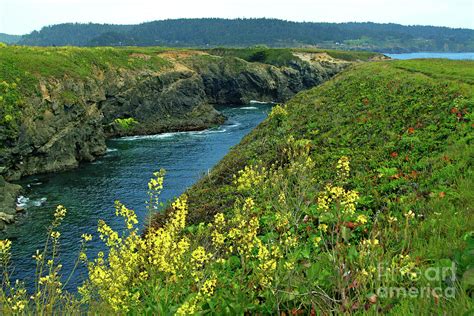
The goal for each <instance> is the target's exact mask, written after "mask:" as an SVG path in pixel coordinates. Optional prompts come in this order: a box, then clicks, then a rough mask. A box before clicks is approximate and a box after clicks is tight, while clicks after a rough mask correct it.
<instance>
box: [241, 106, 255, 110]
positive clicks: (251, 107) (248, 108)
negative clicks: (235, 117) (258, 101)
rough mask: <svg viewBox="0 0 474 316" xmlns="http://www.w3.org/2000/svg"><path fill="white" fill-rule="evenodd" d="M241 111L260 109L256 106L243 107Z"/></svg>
mask: <svg viewBox="0 0 474 316" xmlns="http://www.w3.org/2000/svg"><path fill="white" fill-rule="evenodd" d="M239 109H241V110H258V108H257V107H256V106H243V107H241V108H239Z"/></svg>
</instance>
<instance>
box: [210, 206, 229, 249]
mask: <svg viewBox="0 0 474 316" xmlns="http://www.w3.org/2000/svg"><path fill="white" fill-rule="evenodd" d="M225 226H226V222H225V218H224V214H222V213H218V214H216V215H215V216H214V222H213V223H210V224H209V227H210V228H211V238H212V243H213V245H214V246H216V247H220V246H222V245H224V243H225V240H226V236H225V231H224V230H225V228H226V227H225Z"/></svg>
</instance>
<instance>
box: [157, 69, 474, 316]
mask: <svg viewBox="0 0 474 316" xmlns="http://www.w3.org/2000/svg"><path fill="white" fill-rule="evenodd" d="M473 71H474V63H473V62H459V61H446V60H436V61H431V60H415V61H393V62H382V63H370V64H361V65H357V66H355V67H353V69H352V70H350V71H347V72H345V73H343V74H341V75H339V76H338V77H337V78H336V79H334V80H331V81H330V82H327V83H326V84H324V85H323V86H321V87H318V88H314V89H312V90H311V91H307V92H302V93H300V94H299V95H297V96H296V97H295V98H293V99H292V100H291V101H290V102H288V104H287V105H286V106H285V107H282V108H279V107H277V108H276V109H275V110H274V111H273V114H272V115H271V116H270V118H269V119H268V120H266V121H265V122H264V123H263V124H261V125H260V126H259V127H258V128H257V129H256V130H255V131H253V132H252V133H251V134H250V135H248V136H247V137H246V138H244V140H243V141H242V142H241V144H239V145H238V146H237V147H236V148H234V149H233V150H232V151H231V152H230V153H229V154H228V155H227V156H226V157H225V158H224V159H223V160H222V161H221V162H220V163H219V164H218V166H217V167H216V168H215V169H214V170H213V172H211V174H210V175H209V176H208V177H206V178H204V179H202V180H201V182H199V183H198V184H197V185H196V186H194V187H193V188H191V189H190V190H189V191H188V192H187V195H188V201H189V217H188V218H189V220H190V221H191V222H194V223H198V222H199V221H201V220H203V219H205V220H206V221H212V219H213V216H214V214H218V213H220V212H222V211H223V210H227V211H224V213H227V214H229V213H230V214H233V211H231V210H232V209H233V208H234V207H235V206H234V205H235V203H237V204H238V203H239V201H241V200H242V199H244V198H246V197H247V196H251V197H252V198H253V199H254V202H255V204H256V205H258V208H259V211H260V212H262V213H263V214H262V215H261V217H260V222H261V223H263V226H264V228H263V231H265V230H269V231H275V229H276V230H277V231H278V229H277V228H274V227H273V228H272V227H268V226H265V221H266V217H268V216H270V217H273V216H279V215H275V213H277V214H279V213H280V212H283V213H284V214H289V216H290V217H291V220H290V223H291V224H290V226H289V227H292V228H290V230H291V231H293V232H297V234H298V237H299V238H301V241H302V245H301V247H300V248H298V250H295V252H296V253H297V254H293V255H294V256H295V257H297V258H298V259H297V262H298V263H299V264H300V269H301V270H297V271H296V272H295V271H293V272H292V273H291V278H294V279H293V280H295V281H292V282H289V281H284V280H287V279H286V278H285V277H284V276H282V275H279V276H278V277H277V279H278V280H279V282H277V283H278V284H274V288H273V289H272V290H273V291H274V293H275V291H277V292H278V291H284V290H285V289H286V291H289V292H292V291H293V292H294V294H295V295H293V296H292V295H290V298H288V297H287V298H286V299H289V301H290V302H291V303H288V302H287V303H288V304H289V306H299V304H303V306H304V305H306V308H307V309H306V311H308V309H309V308H310V307H309V306H311V304H313V306H314V304H315V301H318V300H319V299H320V298H318V295H323V294H321V293H319V294H314V293H313V294H314V295H313V294H308V293H312V292H311V291H312V290H314V287H316V288H318V287H323V289H324V292H323V293H326V294H328V295H329V296H330V297H331V298H332V300H330V304H329V303H328V302H326V303H327V304H329V305H331V307H329V306H328V305H326V306H324V304H323V306H319V307H321V308H322V310H327V309H330V308H334V309H335V310H338V311H341V310H344V309H347V308H348V306H347V304H349V305H350V306H352V308H353V309H354V310H353V311H354V312H362V311H363V310H364V309H365V308H367V305H366V304H369V307H368V309H369V310H371V311H377V310H379V311H386V312H391V313H393V314H400V313H411V314H414V313H417V312H419V311H420V309H421V310H422V311H423V312H424V313H426V314H428V313H439V312H441V311H443V310H444V311H449V312H450V313H454V314H456V313H461V311H465V310H467V309H472V308H473V302H472V290H473V288H472V279H470V278H471V277H470V275H471V273H472V271H473V270H472V268H473V264H474V256H473V254H472V249H473V246H474V241H473V230H474V217H473V214H474V212H473V209H472V201H473V199H474V196H473V194H472V192H474V177H473V169H472V164H473V156H474V155H473V154H474V152H473V146H472V141H473V136H474V135H473V125H472V111H473V107H474V89H473V85H472V79H473V78H474V72H473ZM294 144H296V145H294ZM302 145H304V147H305V148H307V150H308V151H309V153H308V157H310V158H311V163H310V167H309V168H306V169H305V168H303V167H301V166H298V165H296V167H294V164H295V163H294V162H293V161H292V160H293V159H294V158H291V155H290V157H288V156H289V154H288V153H291V150H290V151H289V150H288V147H290V148H292V146H302ZM341 156H347V157H349V159H350V161H351V172H350V174H351V178H350V180H348V181H347V182H345V183H344V184H345V186H346V187H347V188H350V189H352V190H356V191H357V192H358V193H359V195H360V200H359V201H358V205H357V210H358V211H359V212H361V214H364V215H366V216H367V217H368V219H369V220H368V221H369V224H368V226H365V225H361V224H357V223H356V221H353V220H349V221H348V222H345V221H344V220H343V222H342V223H340V225H339V226H338V225H337V224H335V223H333V224H332V226H331V225H329V226H330V227H331V229H330V230H329V231H330V233H327V234H324V236H323V237H322V238H329V239H330V240H331V241H329V242H328V243H327V244H326V246H327V247H328V248H327V249H325V251H321V252H319V251H318V250H316V249H313V248H311V246H310V244H311V241H310V239H309V238H310V236H312V237H314V236H315V234H316V235H317V227H318V225H319V224H318V223H321V222H323V223H326V221H327V219H325V218H324V217H323V215H322V214H321V212H320V211H319V210H318V208H319V205H320V203H319V202H321V201H320V200H318V196H320V194H321V192H324V191H325V185H326V184H327V183H332V185H335V184H338V183H340V182H338V180H336V179H335V172H334V166H335V165H336V162H337V161H338V159H339V158H340V157H341ZM303 161H304V159H303ZM245 166H254V167H253V168H254V170H256V171H255V172H254V171H250V170H252V169H247V171H245V172H244V173H242V172H241V171H240V170H245ZM292 168H296V170H299V169H298V168H303V172H304V174H299V175H293V174H292V172H291V169H292ZM264 170H278V171H273V172H274V173H278V172H283V173H286V177H277V176H275V175H273V174H272V172H270V173H269V174H267V172H268V171H264ZM262 173H263V174H265V176H263V178H264V180H261V179H260V177H261V176H262ZM234 175H237V178H236V177H235V176H234ZM239 175H240V178H242V176H243V175H247V178H248V179H249V181H256V183H254V184H255V187H252V188H251V189H250V191H244V192H245V194H244V193H243V192H242V191H241V190H239V184H240V183H241V182H239V181H236V179H240V178H239ZM244 178H245V177H244ZM242 181H243V180H242ZM251 183H252V182H251ZM263 184H265V185H266V186H268V187H267V188H265V185H264V187H263V188H262V187H260V186H262V185H263ZM281 194H284V196H285V198H284V200H286V202H285V204H283V205H282V202H281V200H279V195H281ZM411 212H412V213H411ZM272 214H273V215H272ZM412 214H413V216H414V217H413V218H411V216H412ZM305 218H306V220H304V219H305ZM308 218H309V221H308ZM161 221H162V219H161V218H160V217H157V223H160V222H161ZM308 223H311V224H309V225H308ZM354 223H355V227H354V225H353V224H354ZM273 224H274V223H273ZM308 226H309V228H308ZM344 227H346V228H344ZM347 227H349V229H347ZM302 228H304V229H309V231H310V232H311V233H310V234H306V233H303V232H302V231H301V229H302ZM343 229H344V230H343ZM267 233H268V232H267ZM338 233H341V234H349V237H345V238H343V240H344V241H342V243H343V244H345V245H346V246H347V248H345V249H344V250H343V249H340V250H341V251H347V252H345V253H344V256H346V257H345V258H344V259H341V260H342V262H339V263H337V262H334V261H331V260H334V258H332V259H331V260H329V262H327V260H328V258H327V257H325V256H326V255H328V253H327V251H329V253H331V254H333V252H334V251H335V250H336V249H337V245H335V244H334V238H335V237H334V236H336V235H337V234H338ZM262 234H263V236H267V235H266V234H265V233H262ZM263 238H265V237H263ZM370 238H373V239H377V243H379V244H378V245H377V247H376V248H377V251H376V254H374V255H373V257H371V258H370V260H367V258H365V259H363V258H361V255H362V252H363V251H362V250H361V249H360V248H359V247H358V246H357V244H358V243H359V242H360V240H361V239H370ZM354 247H355V248H354ZM343 248H344V247H343ZM305 253H306V255H304V254H305ZM404 256H409V258H411V259H406V260H408V261H409V260H411V261H410V262H409V263H407V262H408V261H407V262H406V264H407V265H410V266H411V267H412V268H413V269H419V270H418V271H426V269H429V268H430V267H431V268H433V267H441V266H444V265H449V264H451V263H452V262H454V263H455V265H456V267H457V271H456V272H457V278H458V281H459V282H460V283H459V286H460V287H462V286H464V288H463V289H458V290H459V292H456V298H455V299H446V300H443V299H442V298H439V297H435V296H433V295H428V296H427V297H419V296H417V297H416V299H411V298H408V297H400V296H398V297H393V298H380V297H379V298H378V299H377V300H376V302H375V303H373V302H371V301H370V300H368V297H369V296H370V295H372V294H373V293H376V290H377V288H380V287H383V286H385V287H389V284H388V283H384V281H386V280H380V279H377V278H378V277H377V275H376V274H375V273H374V270H373V268H374V267H376V266H377V265H378V264H381V265H382V266H391V265H396V264H402V263H400V262H401V261H403V260H405V259H401V258H405V257H404ZM308 260H309V261H310V262H313V263H312V264H311V265H310V267H314V269H315V270H314V273H315V274H319V276H316V275H310V274H308V273H309V272H307V271H306V272H305V269H306V268H308V263H307V261H308ZM313 260H314V261H313ZM361 260H362V261H363V260H365V261H363V262H364V263H362V261H361ZM397 260H398V261H397ZM315 262H319V263H315ZM395 262H397V263H395ZM360 264H362V266H360ZM315 265H316V266H317V268H316V267H315ZM331 265H335V266H331ZM338 265H345V266H349V267H350V268H347V267H345V268H343V267H342V266H338ZM357 265H359V266H357ZM356 266H357V267H356ZM305 267H306V268H305ZM364 269H365V270H364ZM369 269H372V274H371V273H370V272H367V271H369ZM398 269H401V271H404V270H403V269H402V267H398ZM338 270H339V271H338ZM361 271H363V272H361ZM349 272H350V273H352V275H351V276H350V277H342V276H340V275H339V276H340V277H341V278H340V279H338V277H337V276H338V274H340V273H349ZM366 272H367V273H369V275H365V273H366ZM311 273H313V272H311ZM361 273H362V274H363V275H361ZM421 274H423V273H421ZM463 276H464V277H463ZM286 277H288V276H286ZM402 279H403V277H402V278H401V279H397V280H390V281H391V282H392V284H391V285H390V286H392V287H393V286H396V287H403V288H409V287H410V286H414V287H417V288H420V287H425V288H426V287H427V284H430V283H429V282H428V283H426V282H427V280H426V279H425V280H423V279H418V280H416V281H414V280H402ZM296 280H298V281H296ZM437 281H439V282H438V285H439V286H442V287H446V286H447V284H449V281H446V280H445V279H444V278H443V280H437ZM288 282H289V283H288ZM299 282H303V283H305V284H306V282H308V283H309V284H312V286H313V287H312V286H309V288H306V286H307V285H303V283H299ZM446 282H447V283H446ZM463 282H464V283H463ZM469 284H470V285H469ZM431 286H432V287H433V286H435V284H432V283H431ZM302 287H303V288H304V290H302ZM290 289H291V290H290ZM464 290H465V291H464ZM302 292H305V293H306V296H298V295H300V294H301V293H302ZM297 293H298V294H297ZM469 293H470V294H469ZM468 295H471V298H470V299H469V298H468ZM342 296H346V298H345V300H346V303H344V302H341V301H340V300H341V299H342ZM372 299H374V297H372ZM274 303H275V302H274ZM275 304H276V303H275ZM292 304H294V305H292ZM319 304H321V303H318V305H319ZM274 307H275V308H276V305H274ZM287 308H289V307H288V306H287ZM453 308H454V309H453Z"/></svg>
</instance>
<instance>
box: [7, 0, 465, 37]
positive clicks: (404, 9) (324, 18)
mask: <svg viewBox="0 0 474 316" xmlns="http://www.w3.org/2000/svg"><path fill="white" fill-rule="evenodd" d="M181 17H187V18H195V17H223V18H239V17H240V18H242V17H245V18H249V17H268V18H279V19H285V20H292V21H311V22H348V21H357V22H365V21H372V22H394V23H400V24H423V25H438V26H449V27H465V28H472V29H474V0H352V1H351V0H324V1H321V0H262V1H259V0H133V1H126V0H0V33H10V34H24V33H29V32H31V31H33V30H39V29H40V28H41V27H42V26H45V25H51V24H57V23H63V22H97V23H116V24H136V23H141V22H145V21H153V20H162V19H169V18H181Z"/></svg>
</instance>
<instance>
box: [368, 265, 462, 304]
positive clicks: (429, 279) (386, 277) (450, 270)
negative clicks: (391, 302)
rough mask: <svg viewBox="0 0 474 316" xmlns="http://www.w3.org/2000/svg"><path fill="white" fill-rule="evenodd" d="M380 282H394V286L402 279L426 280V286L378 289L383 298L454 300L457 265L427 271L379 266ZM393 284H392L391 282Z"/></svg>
mask: <svg viewBox="0 0 474 316" xmlns="http://www.w3.org/2000/svg"><path fill="white" fill-rule="evenodd" d="M377 270H378V271H377V277H378V281H379V282H381V281H383V282H384V283H387V282H390V281H394V282H393V284H397V282H396V281H397V280H399V278H400V277H401V276H402V277H407V278H408V280H411V281H419V280H425V281H426V285H425V286H418V287H415V286H412V287H410V286H408V287H396V286H387V287H379V288H377V292H376V294H377V295H378V296H379V297H383V298H400V297H409V298H421V297H434V298H440V297H444V298H448V299H449V298H454V297H455V292H456V288H455V287H454V283H455V281H456V265H455V264H454V263H453V262H451V263H450V265H449V266H444V267H429V268H427V269H426V270H423V271H422V270H420V269H418V268H416V267H411V268H410V269H409V270H403V268H402V269H398V271H397V269H393V268H390V267H387V266H384V265H380V264H379V266H378V269H377ZM390 283H392V282H390Z"/></svg>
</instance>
